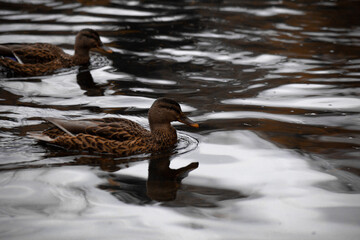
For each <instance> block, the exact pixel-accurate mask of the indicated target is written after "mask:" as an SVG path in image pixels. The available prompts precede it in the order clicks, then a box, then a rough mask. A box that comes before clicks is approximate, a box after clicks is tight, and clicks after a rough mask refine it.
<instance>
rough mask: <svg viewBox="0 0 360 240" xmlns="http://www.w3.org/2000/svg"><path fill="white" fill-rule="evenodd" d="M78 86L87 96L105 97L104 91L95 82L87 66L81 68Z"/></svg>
mask: <svg viewBox="0 0 360 240" xmlns="http://www.w3.org/2000/svg"><path fill="white" fill-rule="evenodd" d="M76 80H77V84H79V86H80V88H81V89H82V90H84V91H86V92H85V94H86V95H87V96H104V89H103V88H102V87H101V86H99V85H98V84H96V83H95V82H94V79H93V77H92V75H91V73H90V70H89V69H88V67H87V66H81V67H80V68H79V72H78V74H77V75H76Z"/></svg>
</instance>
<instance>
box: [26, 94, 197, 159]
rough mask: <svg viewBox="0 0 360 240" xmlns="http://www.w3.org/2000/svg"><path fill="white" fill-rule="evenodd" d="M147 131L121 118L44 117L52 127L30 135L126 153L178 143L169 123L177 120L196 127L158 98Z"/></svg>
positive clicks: (171, 104)
mask: <svg viewBox="0 0 360 240" xmlns="http://www.w3.org/2000/svg"><path fill="white" fill-rule="evenodd" d="M148 118H149V124H150V131H148V130H146V129H145V128H143V127H142V126H141V125H140V124H138V123H135V122H133V121H130V120H128V119H123V118H104V119H89V120H63V119H55V118H47V119H46V120H47V121H49V122H50V123H52V124H53V125H55V126H54V127H52V128H50V129H48V130H46V131H44V132H42V133H39V132H30V133H29V136H30V137H33V138H35V139H38V140H40V141H45V142H49V143H52V144H55V145H59V146H62V147H65V148H67V149H74V150H86V151H90V152H99V153H110V154H114V155H121V156H128V155H132V154H139V153H153V152H158V151H162V150H165V149H168V148H170V147H172V146H174V145H175V144H176V142H177V134H176V130H175V128H174V127H172V126H171V124H170V123H171V122H173V121H179V122H182V123H185V124H187V125H189V126H192V127H199V125H198V124H197V123H194V122H192V121H191V120H190V119H189V118H187V117H186V116H185V114H184V113H183V112H182V111H181V108H180V105H179V104H178V103H177V102H176V101H174V100H172V99H169V98H159V99H157V100H156V101H155V102H154V103H153V105H152V106H151V108H150V109H149V113H148Z"/></svg>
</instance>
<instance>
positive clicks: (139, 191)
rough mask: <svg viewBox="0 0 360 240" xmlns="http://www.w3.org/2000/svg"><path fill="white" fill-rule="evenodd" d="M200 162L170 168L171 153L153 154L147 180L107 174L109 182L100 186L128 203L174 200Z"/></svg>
mask: <svg viewBox="0 0 360 240" xmlns="http://www.w3.org/2000/svg"><path fill="white" fill-rule="evenodd" d="M198 166H199V163H198V162H192V163H190V164H188V165H186V166H184V167H181V168H178V169H171V168H170V155H168V154H166V155H156V156H155V155H152V156H151V157H150V160H149V167H148V179H147V181H146V180H144V179H140V178H135V177H129V176H122V175H107V176H103V177H105V178H107V181H108V183H107V184H103V185H101V186H99V187H100V188H101V189H104V190H107V191H110V192H111V193H112V194H113V195H114V196H116V197H117V198H118V199H119V200H121V201H125V202H127V203H133V204H134V203H143V204H144V203H148V202H151V201H152V200H155V201H158V202H166V201H172V200H175V199H176V194H177V191H178V189H179V188H180V186H181V181H182V180H183V179H184V178H185V177H187V176H188V173H189V172H191V171H192V170H194V169H196V168H198Z"/></svg>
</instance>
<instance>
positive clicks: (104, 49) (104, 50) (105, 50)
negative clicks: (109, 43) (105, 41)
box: [93, 45, 113, 53]
mask: <svg viewBox="0 0 360 240" xmlns="http://www.w3.org/2000/svg"><path fill="white" fill-rule="evenodd" d="M93 50H95V51H96V52H100V53H113V51H112V50H111V49H110V48H109V47H106V46H104V45H101V46H98V47H97V48H94V49H93Z"/></svg>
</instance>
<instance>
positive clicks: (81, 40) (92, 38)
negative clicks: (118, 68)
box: [74, 28, 112, 64]
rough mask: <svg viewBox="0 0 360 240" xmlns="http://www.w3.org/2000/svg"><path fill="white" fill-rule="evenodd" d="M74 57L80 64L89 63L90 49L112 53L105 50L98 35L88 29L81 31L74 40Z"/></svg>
mask: <svg viewBox="0 0 360 240" xmlns="http://www.w3.org/2000/svg"><path fill="white" fill-rule="evenodd" d="M74 49H75V55H74V57H75V58H76V60H78V61H80V62H79V64H81V63H84V64H85V63H88V62H89V59H90V57H89V51H90V49H96V50H100V51H101V52H107V53H112V51H111V50H110V49H108V48H106V47H105V46H104V45H103V43H102V42H101V40H100V36H99V34H98V33H97V32H96V31H95V30H93V29H90V28H86V29H83V30H81V31H80V32H79V33H78V34H77V35H76V39H75V47H74Z"/></svg>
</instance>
